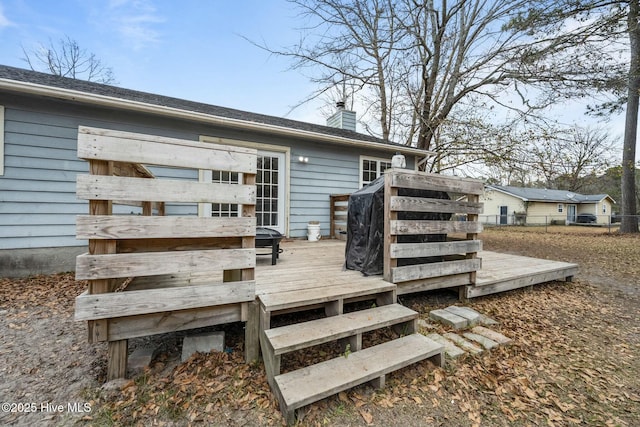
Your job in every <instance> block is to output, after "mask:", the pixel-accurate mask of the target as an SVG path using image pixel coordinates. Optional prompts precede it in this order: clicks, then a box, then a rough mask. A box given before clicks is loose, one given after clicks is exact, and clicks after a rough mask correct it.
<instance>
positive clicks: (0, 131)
mask: <svg viewBox="0 0 640 427" xmlns="http://www.w3.org/2000/svg"><path fill="white" fill-rule="evenodd" d="M3 175H4V105H0V176H3Z"/></svg>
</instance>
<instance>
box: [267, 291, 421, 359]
mask: <svg viewBox="0 0 640 427" xmlns="http://www.w3.org/2000/svg"><path fill="white" fill-rule="evenodd" d="M417 315H418V313H416V312H415V311H413V310H411V309H410V308H408V307H405V306H403V305H400V304H389V305H383V306H380V307H375V308H370V309H366V310H360V311H355V312H352V313H346V314H341V315H339V316H331V317H326V318H323V319H317V320H312V321H309V322H304V323H296V324H293V325H287V326H282V327H279V328H273V329H268V330H266V331H265V335H266V336H267V338H268V339H269V342H270V343H271V346H272V347H273V350H274V354H276V355H278V354H284V353H287V352H290V351H295V350H299V349H302V348H306V347H310V346H313V345H318V344H322V343H325V342H329V341H333V340H337V339H340V338H345V337H349V336H353V335H356V334H360V333H363V332H368V331H372V330H374V329H379V328H384V327H386V326H390V325H395V324H398V323H402V322H407V321H410V320H412V319H414V318H416V316H417Z"/></svg>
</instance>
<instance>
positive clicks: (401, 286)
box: [398, 273, 471, 295]
mask: <svg viewBox="0 0 640 427" xmlns="http://www.w3.org/2000/svg"><path fill="white" fill-rule="evenodd" d="M470 284H471V283H470V281H469V273H461V274H452V275H450V276H443V277H430V278H428V279H420V280H410V281H408V282H400V283H398V295H404V294H412V293H415V292H425V291H433V290H435V289H445V288H457V287H459V286H466V285H470Z"/></svg>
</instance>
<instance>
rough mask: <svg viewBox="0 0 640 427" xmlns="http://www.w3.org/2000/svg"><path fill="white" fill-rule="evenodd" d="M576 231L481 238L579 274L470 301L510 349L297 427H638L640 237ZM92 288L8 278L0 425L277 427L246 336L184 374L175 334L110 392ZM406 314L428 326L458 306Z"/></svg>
mask: <svg viewBox="0 0 640 427" xmlns="http://www.w3.org/2000/svg"><path fill="white" fill-rule="evenodd" d="M580 231H581V232H580V233H576V230H575V229H573V230H572V229H568V228H554V229H550V230H548V232H546V233H544V232H540V230H537V232H532V230H530V229H522V230H518V229H495V230H487V231H486V232H485V233H484V234H483V236H482V238H483V240H484V242H485V243H484V246H485V249H487V250H494V251H503V252H509V253H515V254H521V255H529V256H535V257H540V258H549V259H557V260H562V261H568V262H577V263H579V264H580V266H581V273H580V275H579V276H578V278H577V281H576V282H575V283H572V284H565V283H551V284H548V285H541V286H536V287H534V288H529V289H523V290H518V291H512V292H508V293H504V294H500V295H495V296H489V297H484V298H479V299H476V300H472V301H470V302H469V303H468V305H469V306H471V307H473V308H475V309H477V310H479V311H482V312H485V313H486V314H488V315H490V316H492V317H494V318H495V319H496V320H498V321H500V326H499V327H498V328H499V330H500V331H501V332H502V333H503V334H505V335H507V336H510V337H512V338H513V339H514V343H513V344H512V345H511V346H509V347H505V348H500V349H498V350H495V351H491V352H486V353H484V354H483V355H481V356H476V357H471V356H469V357H463V358H462V359H460V360H458V361H457V362H455V363H451V364H449V365H448V366H447V368H446V369H435V368H434V367H433V366H431V365H430V364H429V362H424V363H420V364H417V365H415V366H413V367H410V368H407V369H404V370H402V371H400V372H398V373H395V374H393V375H391V376H390V377H389V378H388V380H387V386H386V387H385V389H383V390H374V389H372V388H371V387H369V386H361V387H357V388H355V389H353V390H351V391H349V392H346V393H340V395H338V396H336V397H332V398H329V399H325V400H324V401H321V402H318V403H316V404H313V405H310V406H309V407H308V409H307V410H306V411H305V412H304V418H303V419H302V420H301V422H300V424H301V425H469V426H475V425H499V426H502V425H621V426H634V425H640V361H639V360H638V359H637V357H635V355H637V354H638V353H640V329H639V326H638V325H640V314H639V313H640V271H639V269H640V238H639V237H627V236H618V235H608V234H606V233H604V234H603V233H601V232H599V230H591V231H586V232H585V230H580ZM84 288H85V284H84V283H79V282H75V281H74V280H73V276H72V275H71V274H61V275H55V276H40V277H34V278H29V279H23V280H9V279H0V314H1V316H0V376H1V378H2V381H1V382H0V402H2V403H3V407H2V408H3V410H2V412H0V425H123V424H124V425H189V424H202V425H281V424H282V418H281V416H280V414H279V412H278V408H277V403H276V402H275V400H274V399H273V397H272V395H271V393H270V391H269V388H268V385H267V384H266V379H265V378H264V373H263V369H262V367H261V366H260V365H256V366H249V365H245V364H243V363H242V351H241V350H242V348H241V347H242V330H241V328H240V327H239V325H231V326H229V327H228V328H225V331H226V333H227V342H228V344H227V345H229V346H230V347H231V348H230V349H229V352H227V353H219V354H211V355H198V356H196V357H194V358H192V359H190V360H189V361H188V362H187V363H184V364H181V363H179V361H178V357H179V350H180V348H179V347H180V336H179V335H177V334H169V335H165V336H162V337H156V340H158V339H159V340H160V341H162V343H163V346H162V348H161V351H160V352H159V354H158V356H157V357H156V358H155V360H154V362H153V364H152V366H151V368H150V369H148V370H147V371H144V372H132V373H131V376H132V379H131V380H130V381H125V382H121V383H117V384H110V385H109V387H106V388H105V387H103V386H102V384H103V382H104V378H105V366H106V346H105V345H92V344H88V343H87V342H86V325H85V324H84V323H82V322H74V321H73V301H74V298H75V296H76V295H78V294H79V293H81V292H82V291H83V290H84ZM402 302H403V303H404V304H406V305H408V306H410V307H411V308H413V309H415V310H417V311H419V312H420V313H421V315H422V317H425V318H426V317H428V312H429V310H432V309H434V308H440V307H444V306H447V305H450V304H452V303H454V302H455V296H454V295H453V294H452V293H448V292H436V293H428V294H422V295H416V296H411V297H403V301H402ZM368 339H371V340H375V339H376V337H375V336H372V337H369V338H368ZM131 341H132V342H131V343H130V348H131V349H133V348H135V347H136V346H139V345H143V344H146V343H147V341H145V340H131ZM318 351H319V352H323V351H328V350H327V349H322V348H321V349H319V350H318ZM296 357H298V358H301V359H302V358H305V357H314V355H313V354H309V353H307V354H301V355H299V356H296ZM296 357H294V358H293V359H292V360H288V361H287V362H286V363H287V366H289V367H295V366H296V364H298V363H299V362H300V363H301V361H299V360H297V359H296ZM5 404H9V406H6V405H5Z"/></svg>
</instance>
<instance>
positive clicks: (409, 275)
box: [391, 259, 481, 283]
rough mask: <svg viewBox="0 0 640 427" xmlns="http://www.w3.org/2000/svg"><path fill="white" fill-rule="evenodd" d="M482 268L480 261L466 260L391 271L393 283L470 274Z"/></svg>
mask: <svg viewBox="0 0 640 427" xmlns="http://www.w3.org/2000/svg"><path fill="white" fill-rule="evenodd" d="M480 267H481V262H480V260H479V259H465V260H459V261H446V262H434V263H430V264H418V265H407V266H404V267H395V268H393V269H392V270H391V280H392V281H393V283H401V282H406V281H409V280H419V279H427V278H430V277H439V276H448V275H450V274H460V273H469V272H471V271H477V270H479V269H480Z"/></svg>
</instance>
